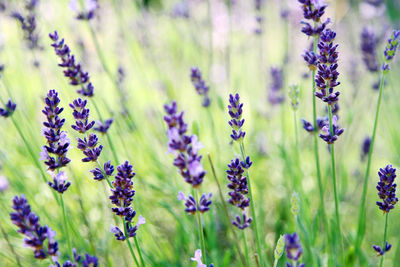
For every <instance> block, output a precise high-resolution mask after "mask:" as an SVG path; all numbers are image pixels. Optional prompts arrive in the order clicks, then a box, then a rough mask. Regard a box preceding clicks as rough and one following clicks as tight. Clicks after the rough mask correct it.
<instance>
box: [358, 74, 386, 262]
mask: <svg viewBox="0 0 400 267" xmlns="http://www.w3.org/2000/svg"><path fill="white" fill-rule="evenodd" d="M384 83H385V73H383V72H382V76H381V79H380V83H379V95H378V100H377V101H378V102H377V105H376V113H375V121H374V128H373V130H372V137H371V145H370V148H369V152H368V161H367V169H366V170H365V176H364V185H363V191H362V196H361V206H360V213H359V217H358V230H357V238H356V244H355V253H356V255H359V253H358V252H359V249H360V246H361V243H362V240H363V237H364V233H365V200H366V198H367V189H368V177H369V171H370V168H371V159H372V152H373V149H374V144H375V136H376V130H377V128H378V119H379V111H380V108H381V102H382V96H383V86H384Z"/></svg>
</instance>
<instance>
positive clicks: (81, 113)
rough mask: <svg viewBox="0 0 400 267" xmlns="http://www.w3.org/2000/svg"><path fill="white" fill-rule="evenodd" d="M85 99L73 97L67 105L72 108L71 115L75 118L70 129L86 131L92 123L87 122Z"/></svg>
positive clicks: (87, 110)
mask: <svg viewBox="0 0 400 267" xmlns="http://www.w3.org/2000/svg"><path fill="white" fill-rule="evenodd" d="M86 104H87V100H82V99H80V98H78V99H75V100H74V101H73V102H72V103H71V104H69V106H70V107H71V108H72V109H73V113H72V115H73V116H74V119H75V125H72V126H71V127H72V129H74V130H75V131H77V132H78V133H82V134H84V133H86V132H87V131H89V130H90V129H91V128H92V127H93V125H94V121H91V122H89V121H88V120H89V112H90V111H89V109H87V108H85V107H86Z"/></svg>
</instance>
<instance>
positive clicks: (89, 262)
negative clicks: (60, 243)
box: [49, 248, 99, 267]
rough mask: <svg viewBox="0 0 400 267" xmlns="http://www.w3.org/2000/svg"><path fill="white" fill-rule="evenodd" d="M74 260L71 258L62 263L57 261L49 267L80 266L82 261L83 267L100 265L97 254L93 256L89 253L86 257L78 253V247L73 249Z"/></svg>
mask: <svg viewBox="0 0 400 267" xmlns="http://www.w3.org/2000/svg"><path fill="white" fill-rule="evenodd" d="M72 253H73V257H74V262H72V261H71V260H66V261H65V262H64V263H63V264H62V265H61V264H60V262H59V261H55V264H54V265H50V266H49V267H61V266H62V267H78V264H79V263H80V264H81V266H82V267H97V266H99V260H98V259H97V258H96V257H95V256H91V255H89V254H88V253H86V254H85V257H82V255H80V254H78V253H77V251H76V249H75V248H73V249H72Z"/></svg>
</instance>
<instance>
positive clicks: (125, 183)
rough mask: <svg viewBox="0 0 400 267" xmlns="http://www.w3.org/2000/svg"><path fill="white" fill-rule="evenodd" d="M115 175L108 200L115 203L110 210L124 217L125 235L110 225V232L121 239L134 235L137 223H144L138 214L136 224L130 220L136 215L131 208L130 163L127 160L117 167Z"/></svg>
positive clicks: (132, 191) (132, 193) (132, 194)
mask: <svg viewBox="0 0 400 267" xmlns="http://www.w3.org/2000/svg"><path fill="white" fill-rule="evenodd" d="M117 171H118V173H117V175H116V176H115V180H114V181H113V182H112V185H113V188H112V189H111V196H110V200H111V202H112V203H113V204H114V205H115V207H113V208H112V211H113V212H114V213H115V214H116V215H117V216H120V217H122V218H124V222H125V226H126V230H127V232H126V235H124V234H123V233H122V231H121V230H120V229H119V228H118V227H117V226H115V227H112V228H111V232H112V233H114V235H115V237H116V238H117V240H120V241H123V240H125V239H126V238H129V237H134V236H136V231H137V229H138V228H139V225H141V224H143V223H145V220H144V218H143V217H141V216H139V219H138V222H137V224H135V225H133V224H132V220H133V218H134V217H135V216H136V211H135V210H134V209H133V208H132V202H133V197H134V195H135V190H133V181H132V179H133V177H135V175H136V174H135V173H134V172H133V167H132V165H130V164H129V162H128V161H125V163H124V164H121V165H119V166H118V167H117Z"/></svg>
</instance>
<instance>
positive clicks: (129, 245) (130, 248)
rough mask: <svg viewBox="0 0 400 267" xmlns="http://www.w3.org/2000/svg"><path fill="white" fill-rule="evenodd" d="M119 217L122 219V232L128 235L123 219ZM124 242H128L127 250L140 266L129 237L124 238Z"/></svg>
mask: <svg viewBox="0 0 400 267" xmlns="http://www.w3.org/2000/svg"><path fill="white" fill-rule="evenodd" d="M121 219H122V224H123V225H124V234H125V236H128V231H127V229H126V224H125V219H124V218H121ZM126 242H127V243H128V247H129V251H130V252H131V255H132V258H133V259H134V260H135V263H136V266H137V267H139V266H140V264H139V261H138V259H137V258H136V255H135V252H133V248H132V244H131V241H129V238H127V239H126Z"/></svg>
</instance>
